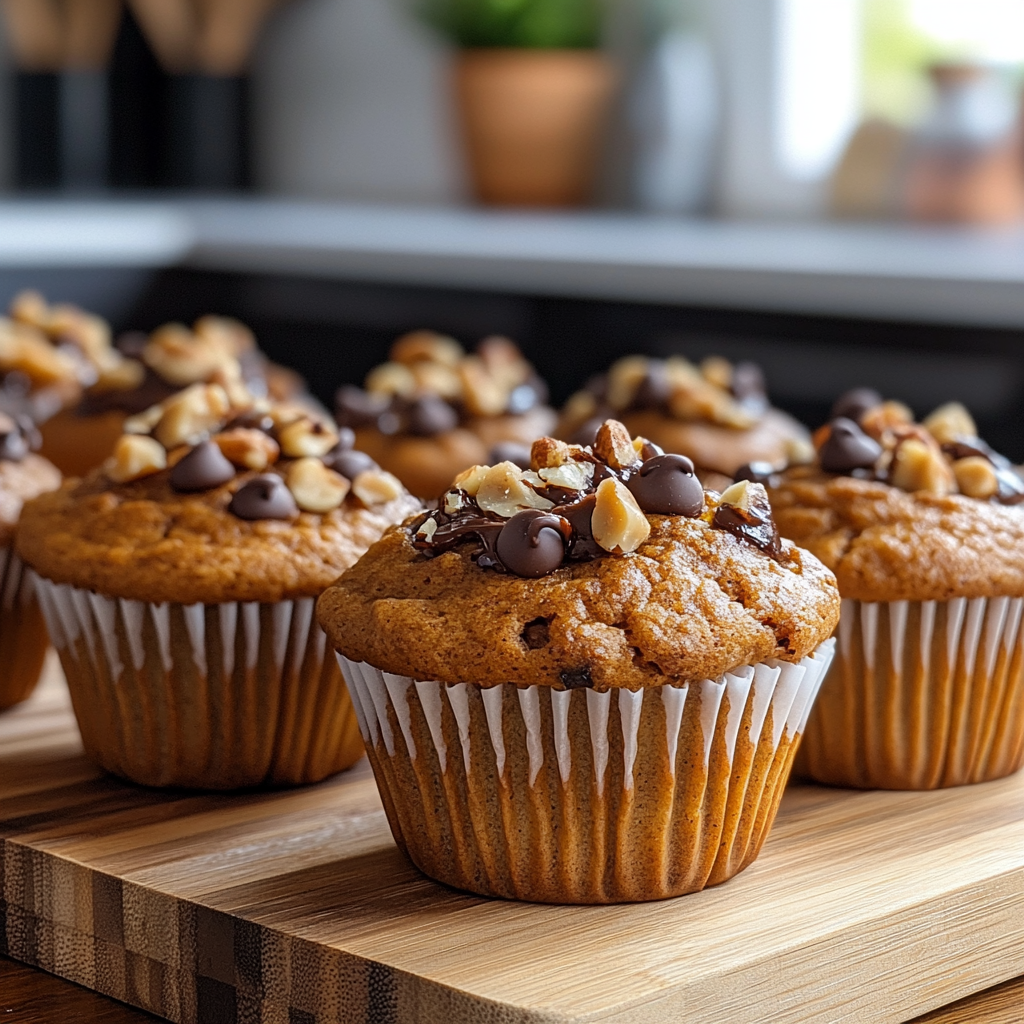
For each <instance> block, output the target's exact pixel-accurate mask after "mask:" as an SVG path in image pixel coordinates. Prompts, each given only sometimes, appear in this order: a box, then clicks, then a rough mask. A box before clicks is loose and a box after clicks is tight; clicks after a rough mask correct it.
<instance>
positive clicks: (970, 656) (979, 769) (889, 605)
mask: <svg viewBox="0 0 1024 1024" xmlns="http://www.w3.org/2000/svg"><path fill="white" fill-rule="evenodd" d="M1022 611H1024V598H1020V597H1015V598H1010V597H996V598H984V597H978V598H964V597H958V598H953V599H951V600H949V601H892V602H877V603H869V602H861V601H854V600H850V599H844V600H843V604H842V611H841V615H840V619H839V628H838V630H837V636H838V638H839V648H838V652H837V657H836V659H835V661H834V662H833V664H832V669H831V671H830V672H829V674H828V676H827V678H826V680H825V682H824V684H823V685H822V692H821V696H820V698H819V700H818V702H817V704H816V706H815V709H814V712H813V714H812V715H811V717H810V720H809V721H808V725H807V731H806V734H805V736H804V742H803V745H802V747H801V750H800V755H799V757H798V760H797V767H796V770H797V771H798V772H799V773H800V774H802V775H806V776H808V777H810V778H812V779H815V780H817V781H820V782H825V783H828V784H830V785H837V786H854V787H858V788H865V789H937V788H941V787H945V786H960V785H965V784H968V783H973V782H984V781H987V780H990V779H998V778H1002V777H1003V776H1005V775H1009V774H1011V773H1012V772H1015V771H1017V770H1018V769H1019V768H1020V767H1021V766H1022V765H1024V629H1022V628H1021V615H1022Z"/></svg>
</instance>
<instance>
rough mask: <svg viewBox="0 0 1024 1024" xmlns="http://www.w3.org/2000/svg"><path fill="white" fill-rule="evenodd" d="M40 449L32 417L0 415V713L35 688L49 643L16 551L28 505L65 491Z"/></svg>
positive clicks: (4, 413) (37, 603)
mask: <svg viewBox="0 0 1024 1024" xmlns="http://www.w3.org/2000/svg"><path fill="white" fill-rule="evenodd" d="M38 447H39V432H38V431H37V430H36V428H35V425H34V424H33V422H32V420H31V419H30V418H29V417H28V416H27V415H25V414H24V413H20V414H11V413H7V412H2V411H0V665H2V666H3V671H2V672H0V711H2V710H3V709H5V708H9V707H11V706H12V705H14V704H17V703H19V702H20V701H23V700H24V699H25V698H26V697H27V696H28V695H29V694H30V693H31V692H32V690H33V689H34V688H35V685H36V683H37V682H39V674H40V673H41V672H42V669H43V658H44V657H45V655H46V648H47V644H48V641H47V638H46V627H45V626H44V625H43V617H42V615H41V613H40V611H39V602H38V601H37V600H36V596H35V591H34V588H33V586H32V574H31V573H30V572H28V571H27V569H26V568H25V565H24V563H23V562H22V560H21V559H20V558H19V557H18V554H17V552H16V551H15V550H14V536H15V532H16V530H17V526H18V520H19V518H20V516H21V509H22V506H23V505H24V503H25V502H26V501H27V500H29V499H31V498H35V497H36V496H37V495H40V494H43V493H44V492H46V491H52V490H54V489H55V488H57V487H59V486H60V473H59V472H57V469H56V468H55V467H54V466H51V465H50V463H49V462H47V461H46V459H44V458H41V457H40V456H39V455H36V454H34V452H33V449H35V448H38Z"/></svg>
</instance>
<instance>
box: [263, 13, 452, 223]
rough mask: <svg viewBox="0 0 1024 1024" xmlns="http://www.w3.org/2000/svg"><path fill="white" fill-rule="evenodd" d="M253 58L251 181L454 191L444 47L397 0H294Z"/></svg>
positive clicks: (288, 187)
mask: <svg viewBox="0 0 1024 1024" xmlns="http://www.w3.org/2000/svg"><path fill="white" fill-rule="evenodd" d="M263 40H264V41H263V44H262V46H261V48H260V50H259V52H258V53H257V55H256V59H255V62H254V65H253V69H252V70H253V101H254V102H253V110H254V124H253V135H254V140H253V141H254V164H255V176H256V181H257V184H258V185H259V186H260V187H262V188H265V189H267V190H270V191H274V192H287V193H289V194H292V195H305V196H318V197H332V196H333V197H338V196H340V197H345V198H348V199H367V200H385V201H397V202H406V201H408V202H435V203H436V202H441V203H446V202H453V201H456V200H457V199H459V198H460V197H461V196H462V194H463V185H462V181H461V168H460V160H459V153H458V150H457V146H458V139H457V136H456V132H455V127H454V125H453V123H452V117H451V108H450V104H449V101H448V93H447V89H448V79H447V71H448V53H447V51H446V50H445V48H444V46H443V45H442V44H441V43H440V42H439V41H438V40H437V39H435V38H434V37H433V36H432V35H431V34H430V33H429V32H428V31H427V30H426V29H424V28H422V27H421V26H420V25H418V24H417V23H416V22H414V21H413V19H412V18H411V17H410V16H409V14H408V11H407V9H405V6H404V4H403V0H294V2H293V3H291V4H286V5H285V6H284V7H282V8H281V10H280V11H279V12H278V13H277V14H276V15H275V17H274V20H273V21H272V23H271V24H270V25H268V26H267V31H266V33H265V34H264V37H263Z"/></svg>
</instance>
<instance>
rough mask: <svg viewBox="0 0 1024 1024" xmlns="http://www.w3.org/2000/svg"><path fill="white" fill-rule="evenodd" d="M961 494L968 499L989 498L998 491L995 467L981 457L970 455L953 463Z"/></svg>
mask: <svg viewBox="0 0 1024 1024" xmlns="http://www.w3.org/2000/svg"><path fill="white" fill-rule="evenodd" d="M953 473H954V475H955V476H956V482H957V486H958V487H959V488H960V491H961V493H963V494H966V495H967V496H968V497H969V498H982V499H984V498H991V497H992V496H993V495H994V494H995V493H996V492H997V491H998V490H999V478H998V477H997V476H996V471H995V467H994V466H993V465H992V463H991V462H989V460H988V459H986V458H984V457H983V456H981V455H970V456H968V457H967V458H966V459H957V460H956V462H954V463H953Z"/></svg>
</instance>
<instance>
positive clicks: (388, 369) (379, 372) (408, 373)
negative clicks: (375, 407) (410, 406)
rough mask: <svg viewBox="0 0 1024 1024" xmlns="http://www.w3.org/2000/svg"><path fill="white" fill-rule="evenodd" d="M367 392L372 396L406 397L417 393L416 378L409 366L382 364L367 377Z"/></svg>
mask: <svg viewBox="0 0 1024 1024" xmlns="http://www.w3.org/2000/svg"><path fill="white" fill-rule="evenodd" d="M366 390H367V391H369V392H370V394H371V395H404V396H408V395H411V394H413V393H414V392H415V391H416V378H415V377H414V376H413V372H412V370H410V369H409V367H408V366H403V365H402V364H401V363H382V364H381V365H380V366H375V367H374V368H373V369H372V370H371V371H370V372H369V374H368V375H367V377H366Z"/></svg>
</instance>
